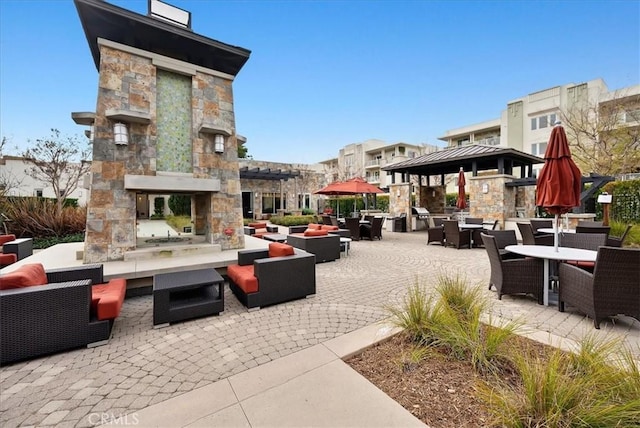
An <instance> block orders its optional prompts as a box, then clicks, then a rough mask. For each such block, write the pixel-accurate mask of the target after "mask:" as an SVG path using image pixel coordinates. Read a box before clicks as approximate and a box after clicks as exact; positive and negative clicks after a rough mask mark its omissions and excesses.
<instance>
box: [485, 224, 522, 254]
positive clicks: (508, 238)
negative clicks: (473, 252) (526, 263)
mask: <svg viewBox="0 0 640 428" xmlns="http://www.w3.org/2000/svg"><path fill="white" fill-rule="evenodd" d="M481 233H484V234H485V235H489V236H493V237H494V238H495V240H496V245H497V246H498V253H500V257H501V258H502V260H512V259H522V258H524V256H522V255H520V254H516V253H512V252H511V251H507V250H505V247H506V246H507V245H518V238H517V236H516V231H515V230H485V231H483V232H481ZM479 239H480V240H482V236H480V238H479ZM482 245H484V242H483V244H482Z"/></svg>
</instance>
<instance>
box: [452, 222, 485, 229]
mask: <svg viewBox="0 0 640 428" xmlns="http://www.w3.org/2000/svg"><path fill="white" fill-rule="evenodd" d="M458 227H460V229H483V228H484V225H483V224H467V223H461V224H458Z"/></svg>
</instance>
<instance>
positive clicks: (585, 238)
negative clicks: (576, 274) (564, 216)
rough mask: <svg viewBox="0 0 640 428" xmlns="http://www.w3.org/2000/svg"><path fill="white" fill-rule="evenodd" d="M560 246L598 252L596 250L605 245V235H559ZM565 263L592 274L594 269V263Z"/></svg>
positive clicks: (573, 261) (569, 261) (570, 261)
mask: <svg viewBox="0 0 640 428" xmlns="http://www.w3.org/2000/svg"><path fill="white" fill-rule="evenodd" d="M560 245H561V246H563V247H569V248H580V249H582V250H591V251H598V248H600V247H602V246H604V245H607V235H605V234H604V233H564V234H561V235H560ZM566 263H569V264H571V265H574V266H578V267H579V268H582V269H585V270H588V271H589V272H593V269H594V267H595V263H594V262H579V261H575V260H567V261H566Z"/></svg>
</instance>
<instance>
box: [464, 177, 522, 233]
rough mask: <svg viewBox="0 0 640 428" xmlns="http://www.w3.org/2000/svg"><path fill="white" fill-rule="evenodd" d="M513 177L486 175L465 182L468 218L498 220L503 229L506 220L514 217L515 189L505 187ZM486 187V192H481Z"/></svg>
mask: <svg viewBox="0 0 640 428" xmlns="http://www.w3.org/2000/svg"><path fill="white" fill-rule="evenodd" d="M514 179H515V177H513V176H511V175H503V174H501V175H486V176H481V177H471V178H470V179H469V180H468V181H467V186H468V190H467V192H468V193H469V216H470V217H482V218H483V219H484V220H485V221H487V222H488V221H494V220H498V224H499V226H500V228H501V229H504V226H505V221H506V219H507V218H511V217H515V216H516V188H515V187H507V186H506V185H505V184H506V183H508V182H511V181H513V180H514ZM484 185H486V190H487V192H486V193H484V192H483V186H484Z"/></svg>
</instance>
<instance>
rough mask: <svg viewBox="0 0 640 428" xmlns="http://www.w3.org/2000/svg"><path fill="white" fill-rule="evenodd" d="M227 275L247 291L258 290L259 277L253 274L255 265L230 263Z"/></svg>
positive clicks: (253, 291)
mask: <svg viewBox="0 0 640 428" xmlns="http://www.w3.org/2000/svg"><path fill="white" fill-rule="evenodd" d="M227 276H229V278H230V279H231V280H232V281H233V282H234V283H235V284H236V285H237V286H238V287H240V288H241V289H242V291H244V292H245V293H255V292H256V291H258V278H256V277H255V276H254V275H253V265H245V266H240V265H229V266H227Z"/></svg>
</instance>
